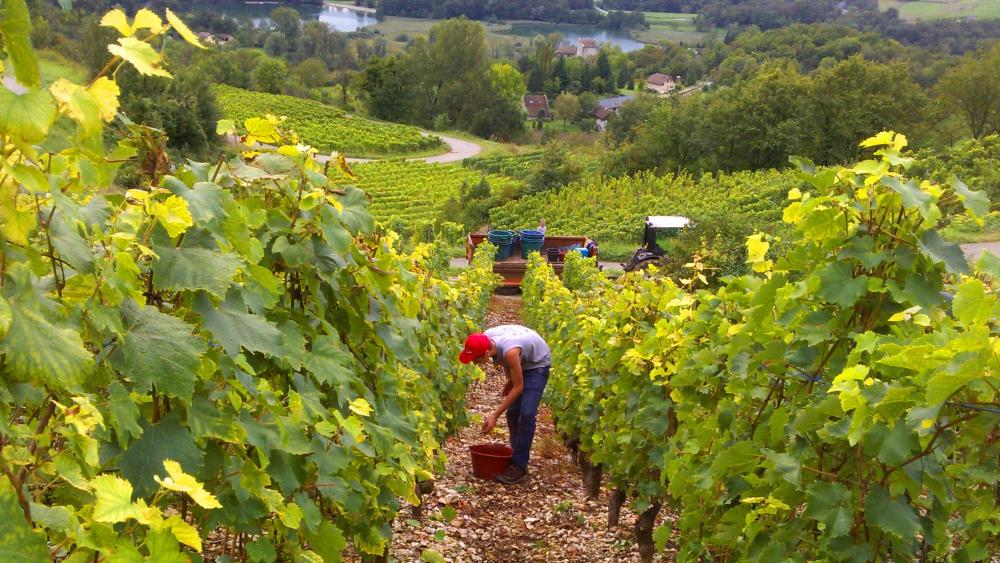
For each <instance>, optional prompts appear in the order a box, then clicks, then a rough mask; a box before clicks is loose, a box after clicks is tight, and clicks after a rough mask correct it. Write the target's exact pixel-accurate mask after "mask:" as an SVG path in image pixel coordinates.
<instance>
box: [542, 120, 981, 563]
mask: <svg viewBox="0 0 1000 563" xmlns="http://www.w3.org/2000/svg"><path fill="white" fill-rule="evenodd" d="M905 145H906V140H905V138H904V137H903V136H902V135H898V134H893V133H882V134H879V135H877V136H875V137H873V138H871V139H868V140H866V141H865V142H863V143H862V146H863V147H867V148H871V149H874V152H875V155H874V157H873V158H872V159H870V160H865V161H863V162H860V163H858V164H857V165H855V166H853V167H850V168H839V169H817V168H816V167H814V166H813V165H812V164H811V163H809V162H808V161H805V160H799V159H796V160H795V162H796V163H797V164H798V166H799V168H800V170H801V171H800V179H801V185H799V186H797V187H794V188H792V189H790V190H789V192H788V199H789V203H788V205H787V206H786V207H785V209H784V212H783V220H784V222H785V223H787V224H788V225H789V226H790V227H791V229H792V231H791V234H790V235H789V237H790V240H787V241H784V242H785V243H786V244H785V245H784V246H783V251H782V252H781V253H776V252H774V246H773V243H775V242H777V241H776V240H774V237H773V236H769V235H763V234H756V235H752V236H750V237H749V238H748V240H747V261H748V264H749V266H750V267H751V268H752V270H753V273H751V274H748V275H745V276H739V277H730V278H726V279H724V280H723V283H722V285H721V286H720V287H718V288H717V289H714V290H713V289H707V288H700V289H699V288H698V287H697V286H700V285H702V284H701V283H700V281H699V279H698V276H697V275H696V274H695V275H692V276H690V277H689V278H687V279H685V280H684V281H683V282H682V284H685V285H684V286H683V287H681V286H678V285H676V284H675V283H674V282H672V281H671V280H669V279H668V278H665V277H662V276H651V277H647V276H645V275H643V274H641V273H636V274H630V275H627V276H626V277H625V278H623V279H622V280H620V281H617V282H611V281H604V280H602V279H601V278H600V277H599V276H590V277H586V276H583V275H580V274H574V275H573V276H569V275H568V274H567V281H569V280H571V279H572V280H575V281H574V282H573V284H574V288H573V289H569V288H567V287H566V286H565V285H563V283H561V282H560V281H559V280H558V279H557V278H556V277H555V276H554V274H553V273H552V271H551V269H550V268H549V267H548V266H547V265H546V264H545V263H544V262H543V261H541V260H540V259H538V258H537V257H536V258H535V259H534V260H532V261H531V264H530V267H529V271H528V274H527V277H526V279H525V283H524V292H525V307H524V310H525V311H526V312H528V313H529V315H530V318H529V319H528V320H529V322H530V323H531V324H532V325H533V326H535V327H536V328H537V329H538V330H539V331H540V332H542V333H543V335H544V336H545V337H546V338H547V339H548V340H549V342H550V343H551V344H552V350H553V354H554V357H553V370H552V375H551V379H550V383H549V386H550V393H549V395H548V397H549V400H550V401H551V402H552V407H553V413H554V415H555V416H556V418H557V426H558V428H559V430H560V432H562V433H563V434H564V435H565V437H566V439H567V442H568V443H570V444H571V445H572V446H573V447H575V448H577V449H578V451H579V456H580V458H581V459H582V460H583V463H582V464H581V465H584V466H585V467H587V468H588V469H589V471H588V472H589V474H590V477H591V479H594V478H596V479H598V480H599V479H600V470H603V472H604V473H605V474H606V475H607V477H608V483H609V485H610V486H611V487H613V488H614V489H615V490H616V494H614V495H612V496H611V498H612V499H618V500H621V499H623V498H625V497H630V498H632V499H633V500H632V503H633V508H634V509H635V510H637V511H638V512H640V513H642V515H643V516H642V517H640V518H639V521H638V523H637V526H636V528H637V529H636V532H637V536H638V539H639V541H640V546H641V551H642V552H643V555H644V557H645V558H647V559H649V558H651V557H652V554H653V550H654V547H658V548H660V549H662V548H663V547H665V546H666V545H667V543H668V542H670V541H673V542H674V544H675V546H676V548H677V553H678V557H679V558H680V559H681V560H704V559H712V560H754V561H756V560H766V561H778V560H781V561H786V560H816V559H826V560H832V561H873V560H893V561H901V560H922V561H944V560H957V561H977V560H984V559H986V558H987V557H988V556H989V555H990V554H995V553H997V552H998V550H1000V543H998V539H997V538H998V537H1000V536H998V532H1000V510H998V508H1000V484H998V483H1000V465H998V461H1000V375H998V373H1000V360H998V356H997V350H1000V334H998V330H997V323H996V319H997V318H998V314H1000V300H998V297H997V293H996V292H997V289H996V288H997V283H998V280H1000V261H998V260H997V259H996V258H995V257H993V256H992V255H986V257H985V258H983V259H982V260H981V261H980V262H979V263H978V264H977V267H976V269H975V270H972V271H970V269H969V267H968V264H967V263H966V262H965V259H964V257H963V255H962V253H961V250H960V249H959V248H958V247H957V246H954V245H949V244H947V243H945V242H944V241H943V240H942V239H941V237H940V235H939V234H938V231H937V229H938V226H939V225H940V224H941V222H942V220H943V217H942V215H943V212H942V210H943V209H944V210H947V209H956V208H957V209H959V210H964V212H965V213H967V214H968V215H969V216H970V217H971V218H973V219H974V220H981V219H982V217H983V216H985V215H986V213H987V212H988V211H989V201H988V199H987V198H986V196H985V195H984V194H983V193H982V192H975V191H972V190H970V189H969V188H967V187H966V186H965V185H964V184H963V183H962V182H961V181H960V180H958V179H952V180H951V181H950V182H949V185H948V186H943V185H940V184H936V183H933V182H930V181H924V180H921V179H919V178H910V177H908V176H907V169H908V168H909V166H910V165H911V164H912V159H911V158H910V157H909V156H907V155H906V154H905V153H904V147H905ZM579 265H580V266H582V265H583V263H582V262H581V264H579ZM575 267H576V266H574V268H575ZM569 268H570V265H569V264H567V270H569ZM689 268H691V269H692V270H693V271H694V272H697V270H696V268H697V264H690V265H689ZM590 468H599V469H600V470H597V471H595V470H594V469H590ZM661 506H663V507H667V508H669V510H670V511H672V512H673V513H674V514H675V515H676V519H675V520H673V522H672V523H667V524H664V525H662V526H660V527H659V528H657V529H655V530H654V529H653V528H652V522H653V520H654V518H655V517H656V514H657V512H658V511H659V510H660V507H661Z"/></svg>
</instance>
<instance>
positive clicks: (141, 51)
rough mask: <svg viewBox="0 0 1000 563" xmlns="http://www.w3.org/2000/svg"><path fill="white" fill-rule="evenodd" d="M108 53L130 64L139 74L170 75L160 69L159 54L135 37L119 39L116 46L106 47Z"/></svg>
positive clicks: (161, 62)
mask: <svg viewBox="0 0 1000 563" xmlns="http://www.w3.org/2000/svg"><path fill="white" fill-rule="evenodd" d="M108 51H111V54H112V55H115V56H116V57H121V58H122V59H123V60H125V61H128V62H129V63H131V65H132V66H134V67H135V69H136V70H138V71H139V73H140V74H144V75H146V76H164V77H167V78H169V77H170V73H169V72H167V71H166V70H165V69H163V68H162V65H163V58H162V57H161V56H160V54H159V53H157V52H156V50H155V49H153V47H152V46H151V45H150V44H149V43H146V42H144V41H139V40H138V39H136V38H135V37H119V38H118V45H108Z"/></svg>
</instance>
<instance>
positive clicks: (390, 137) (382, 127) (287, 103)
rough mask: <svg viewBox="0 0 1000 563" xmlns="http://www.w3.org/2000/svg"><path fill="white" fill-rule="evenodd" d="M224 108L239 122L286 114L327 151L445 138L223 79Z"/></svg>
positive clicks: (394, 150) (411, 147) (367, 151)
mask: <svg viewBox="0 0 1000 563" xmlns="http://www.w3.org/2000/svg"><path fill="white" fill-rule="evenodd" d="M213 91H214V92H215V96H216V102H217V104H218V106H219V109H220V110H221V111H222V113H223V115H225V116H226V117H227V118H229V119H233V120H235V121H236V122H237V123H243V121H244V120H245V119H247V118H249V117H257V116H261V115H267V114H271V115H275V116H278V117H284V118H286V119H285V122H284V127H285V128H286V129H290V130H292V131H295V132H296V133H298V134H299V135H300V136H301V137H302V140H303V141H305V142H306V143H309V144H311V145H313V146H314V147H316V148H318V149H320V150H322V151H331V150H335V151H339V152H341V153H344V154H347V155H349V156H361V157H364V156H376V157H378V156H397V155H405V154H412V153H419V152H425V151H428V150H429V149H437V148H438V147H440V146H441V141H440V139H438V138H437V137H435V136H433V135H423V134H422V133H421V131H420V129H418V128H416V127H412V126H409V125H399V124H396V123H388V122H382V121H374V120H371V119H365V118H363V117H358V116H353V115H348V114H346V113H345V112H344V111H342V110H340V109H337V108H335V107H333V106H328V105H325V104H322V103H320V102H315V101H312V100H306V99H302V98H295V97H292V96H285V95H281V94H268V93H265V92H255V91H251V90H243V89H240V88H234V87H232V86H226V85H224V84H218V85H215V86H213Z"/></svg>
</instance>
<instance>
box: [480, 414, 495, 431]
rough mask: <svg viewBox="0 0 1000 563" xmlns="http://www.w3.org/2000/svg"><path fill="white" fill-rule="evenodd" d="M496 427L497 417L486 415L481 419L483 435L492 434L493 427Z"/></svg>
mask: <svg viewBox="0 0 1000 563" xmlns="http://www.w3.org/2000/svg"><path fill="white" fill-rule="evenodd" d="M496 425H497V417H496V416H495V415H492V414H490V415H487V416H486V418H485V419H483V434H489V433H490V432H493V427H494V426H496Z"/></svg>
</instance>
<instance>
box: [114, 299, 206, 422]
mask: <svg viewBox="0 0 1000 563" xmlns="http://www.w3.org/2000/svg"><path fill="white" fill-rule="evenodd" d="M124 312H125V319H126V332H125V335H124V338H123V339H122V344H121V346H120V347H119V348H118V350H116V351H115V353H114V355H113V356H112V361H113V363H114V365H115V367H116V368H117V369H118V370H119V371H121V373H122V374H123V375H124V376H125V377H128V378H129V379H131V380H132V382H133V386H134V390H135V391H137V392H139V393H148V392H149V391H150V390H152V388H153V387H154V386H155V388H156V390H157V391H159V392H161V393H165V394H167V395H169V396H171V397H177V398H178V399H181V400H183V401H184V402H187V403H189V402H191V395H192V393H194V384H195V381H196V380H197V371H198V366H199V365H200V363H201V355H202V354H204V353H205V350H206V344H205V342H204V341H203V340H201V339H200V338H198V337H197V336H195V335H194V333H193V327H192V326H191V325H189V324H187V323H186V322H184V321H182V320H181V319H179V318H177V317H172V316H170V315H167V314H165V313H161V312H160V311H159V310H157V308H156V307H154V306H151V305H147V306H145V307H139V306H138V305H136V304H135V303H134V302H131V301H130V302H127V303H126V304H125V306H124Z"/></svg>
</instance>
